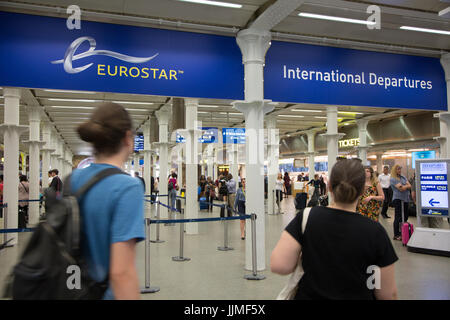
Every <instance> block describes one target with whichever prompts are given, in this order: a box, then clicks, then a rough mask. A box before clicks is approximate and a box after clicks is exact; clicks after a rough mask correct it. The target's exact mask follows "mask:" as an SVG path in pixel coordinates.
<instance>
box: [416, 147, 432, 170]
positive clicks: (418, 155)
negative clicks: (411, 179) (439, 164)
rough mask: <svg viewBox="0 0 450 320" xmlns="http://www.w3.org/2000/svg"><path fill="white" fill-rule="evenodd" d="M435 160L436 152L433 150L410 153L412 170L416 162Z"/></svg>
mask: <svg viewBox="0 0 450 320" xmlns="http://www.w3.org/2000/svg"><path fill="white" fill-rule="evenodd" d="M435 158H436V151H434V150H429V151H416V152H411V162H412V168H413V169H415V168H416V160H422V159H435Z"/></svg>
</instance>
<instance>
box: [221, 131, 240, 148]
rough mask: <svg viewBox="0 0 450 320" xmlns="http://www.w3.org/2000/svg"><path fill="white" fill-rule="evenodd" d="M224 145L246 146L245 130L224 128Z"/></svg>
mask: <svg viewBox="0 0 450 320" xmlns="http://www.w3.org/2000/svg"><path fill="white" fill-rule="evenodd" d="M222 136H223V143H230V144H245V128H223V129H222Z"/></svg>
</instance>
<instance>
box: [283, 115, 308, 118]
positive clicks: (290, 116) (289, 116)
mask: <svg viewBox="0 0 450 320" xmlns="http://www.w3.org/2000/svg"><path fill="white" fill-rule="evenodd" d="M278 116H279V117H288V118H304V117H305V116H294V115H289V114H279V115H278Z"/></svg>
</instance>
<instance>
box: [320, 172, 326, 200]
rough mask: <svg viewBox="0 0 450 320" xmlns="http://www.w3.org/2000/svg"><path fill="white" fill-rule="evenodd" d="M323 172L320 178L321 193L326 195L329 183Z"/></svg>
mask: <svg viewBox="0 0 450 320" xmlns="http://www.w3.org/2000/svg"><path fill="white" fill-rule="evenodd" d="M323 175H324V174H323V173H322V174H321V175H320V178H319V186H320V195H321V196H324V195H325V194H326V193H327V185H326V183H325V179H324V177H323Z"/></svg>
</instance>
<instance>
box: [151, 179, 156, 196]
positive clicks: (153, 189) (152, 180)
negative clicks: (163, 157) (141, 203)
mask: <svg viewBox="0 0 450 320" xmlns="http://www.w3.org/2000/svg"><path fill="white" fill-rule="evenodd" d="M154 192H155V178H154V177H153V176H150V195H151V197H150V199H151V200H152V201H156V197H155V195H154V194H153V193H154Z"/></svg>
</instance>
